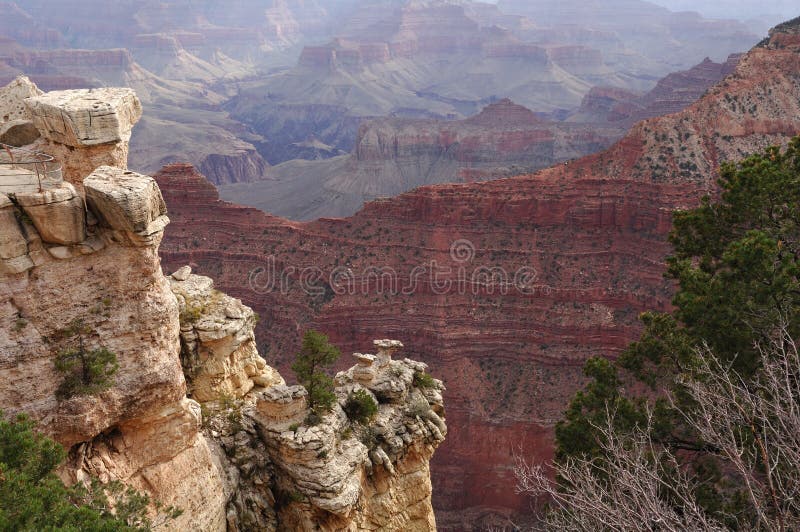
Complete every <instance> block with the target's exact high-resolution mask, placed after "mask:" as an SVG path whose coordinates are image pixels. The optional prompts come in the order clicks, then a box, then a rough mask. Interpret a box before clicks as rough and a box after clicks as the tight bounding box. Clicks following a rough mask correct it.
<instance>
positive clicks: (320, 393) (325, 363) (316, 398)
mask: <svg viewBox="0 0 800 532" xmlns="http://www.w3.org/2000/svg"><path fill="white" fill-rule="evenodd" d="M340 356H341V353H340V352H339V349H337V348H336V347H335V346H333V345H331V344H330V342H329V341H328V337H327V336H325V335H324V334H322V333H319V332H317V331H311V330H310V331H307V332H306V333H305V335H303V343H302V347H301V349H300V352H299V353H297V354H296V355H295V361H294V364H292V371H294V374H295V375H296V376H297V380H298V382H299V383H300V384H302V385H303V386H304V387H305V388H306V390H307V391H308V406H309V407H310V408H311V411H312V413H313V414H315V416H316V418H318V416H319V415H321V414H322V413H324V412H328V411H330V409H331V408H332V407H333V404H334V402H335V401H336V395H335V394H334V393H333V379H331V378H330V376H328V375H327V374H326V373H325V372H324V368H326V367H329V366H331V365H333V364H334V363H335V362H336V361H337V360H339V357H340Z"/></svg>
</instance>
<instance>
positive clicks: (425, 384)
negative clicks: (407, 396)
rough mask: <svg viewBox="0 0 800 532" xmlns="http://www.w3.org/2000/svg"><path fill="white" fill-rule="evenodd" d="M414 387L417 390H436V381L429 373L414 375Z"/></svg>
mask: <svg viewBox="0 0 800 532" xmlns="http://www.w3.org/2000/svg"><path fill="white" fill-rule="evenodd" d="M414 386H416V387H417V388H436V381H435V380H433V377H431V376H430V375H429V374H428V373H424V372H423V373H414Z"/></svg>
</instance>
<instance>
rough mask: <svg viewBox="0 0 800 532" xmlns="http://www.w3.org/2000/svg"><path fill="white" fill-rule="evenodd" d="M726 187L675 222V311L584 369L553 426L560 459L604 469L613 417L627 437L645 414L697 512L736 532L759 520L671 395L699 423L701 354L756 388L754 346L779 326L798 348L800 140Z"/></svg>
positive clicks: (724, 171)
mask: <svg viewBox="0 0 800 532" xmlns="http://www.w3.org/2000/svg"><path fill="white" fill-rule="evenodd" d="M719 184H720V187H721V191H722V193H721V195H720V197H719V199H718V200H712V199H711V198H704V199H703V201H702V203H701V205H700V206H699V207H698V208H696V209H692V210H688V211H682V212H677V213H675V216H674V227H673V231H672V233H671V234H670V242H671V243H672V245H673V247H674V254H673V256H672V257H670V258H669V259H668V272H667V276H668V277H670V278H672V279H674V280H676V281H677V284H678V290H677V292H676V295H675V297H674V299H673V304H674V306H675V311H674V312H673V313H671V314H664V313H645V314H643V315H642V321H643V323H644V325H645V330H644V332H643V334H642V336H641V338H640V339H639V340H638V341H636V342H634V343H632V344H631V345H630V346H629V347H628V348H627V349H626V350H625V351H624V353H623V354H622V355H621V356H620V357H619V358H618V360H617V362H616V363H612V362H609V361H608V360H606V359H602V358H594V359H590V360H589V361H587V363H586V366H585V370H584V371H585V373H586V375H587V376H588V377H590V378H591V380H590V382H589V383H588V384H587V386H586V387H585V388H584V389H583V390H581V391H579V392H578V393H577V394H576V395H575V397H574V399H573V400H572V402H571V403H570V405H569V407H568V409H567V411H566V413H565V416H564V418H563V420H562V421H561V422H560V423H558V425H557V427H556V458H557V460H559V461H560V462H561V463H566V461H567V460H569V459H570V457H577V456H583V457H586V456H589V457H595V458H596V459H597V460H603V456H602V449H601V447H602V446H601V445H599V444H598V442H600V441H601V440H602V436H601V435H600V434H599V432H598V430H597V427H598V426H600V425H601V421H602V420H603V419H605V418H606V412H607V408H608V409H610V410H611V411H613V412H614V413H615V415H614V423H615V426H614V429H615V431H616V432H618V433H619V434H620V435H624V434H626V433H627V432H629V431H630V430H631V428H632V427H634V426H637V425H638V426H640V427H641V426H643V425H644V419H645V416H646V415H645V407H646V406H647V407H648V408H649V409H650V411H651V412H653V414H654V417H653V419H652V425H651V426H650V431H651V437H652V438H653V440H654V441H656V442H658V443H659V444H660V445H663V446H664V447H665V448H666V449H669V450H670V452H672V453H673V454H675V455H676V456H678V457H681V460H682V461H683V462H684V464H683V465H684V466H687V467H689V468H690V470H691V471H692V472H693V473H694V474H695V475H696V478H697V479H698V480H699V484H698V485H699V487H698V489H697V490H696V493H695V497H696V499H697V501H698V502H699V503H700V505H701V506H702V507H703V508H704V509H705V510H706V511H707V512H709V515H712V516H714V517H715V518H717V519H718V520H720V521H721V522H725V523H728V524H729V526H734V525H733V524H732V523H735V522H736V523H739V524H740V525H741V523H742V522H747V519H748V516H752V509H751V508H748V507H747V503H746V499H745V498H744V497H743V496H742V492H741V490H740V486H737V485H736V482H735V481H734V480H732V479H731V478H729V470H726V468H725V467H722V466H721V463H720V461H719V459H718V457H717V456H716V454H715V450H714V449H712V448H709V447H708V446H707V445H706V443H705V442H703V441H702V440H701V439H700V438H698V437H697V435H696V434H694V433H693V432H692V431H691V430H690V429H688V428H687V424H686V422H685V419H683V418H682V417H681V416H680V415H678V413H677V412H676V410H675V409H674V408H672V406H671V404H669V403H668V402H667V401H666V400H665V399H663V396H664V392H665V391H669V392H670V393H671V394H672V396H673V397H674V398H675V400H676V401H677V405H678V406H679V408H681V410H682V411H684V412H692V404H691V401H690V400H689V399H688V398H687V394H686V393H685V389H684V388H683V384H682V383H684V382H686V379H690V380H691V379H692V378H694V370H695V368H696V367H697V364H698V358H697V357H698V348H700V347H702V346H704V345H708V347H709V348H710V349H711V351H712V352H713V353H714V354H715V356H717V357H719V359H720V360H721V362H722V363H723V364H726V365H729V366H730V369H731V371H735V372H736V374H737V375H738V376H740V377H741V378H742V379H744V380H745V381H746V380H748V379H754V378H757V374H758V370H759V364H760V360H761V359H760V357H759V356H758V355H759V354H758V351H757V349H756V347H755V346H756V345H757V344H760V345H764V344H765V343H767V342H768V340H769V339H771V338H775V336H776V332H777V331H778V330H779V329H780V328H781V327H785V330H786V332H788V334H789V335H790V336H791V337H793V338H800V336H799V335H798V334H800V312H798V311H800V137H798V138H795V139H793V140H792V141H791V142H790V143H789V146H788V148H787V149H786V150H785V151H781V150H780V149H779V148H778V147H772V148H769V149H767V150H766V151H764V152H763V153H760V154H757V155H753V156H751V157H749V158H747V159H745V160H744V161H742V162H740V163H737V164H725V165H723V166H722V168H721V173H720V180H719ZM637 381H638V382H639V383H642V384H644V385H645V386H646V387H649V388H650V390H651V392H649V393H645V394H643V395H640V394H636V393H633V392H631V391H630V390H635V389H639V390H641V389H642V387H641V386H636V385H635V384H636V382H637ZM623 384H627V385H626V386H623ZM798 400H800V398H798ZM686 451H689V452H686Z"/></svg>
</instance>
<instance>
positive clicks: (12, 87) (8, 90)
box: [0, 76, 42, 122]
mask: <svg viewBox="0 0 800 532" xmlns="http://www.w3.org/2000/svg"><path fill="white" fill-rule="evenodd" d="M41 94H42V91H40V90H39V88H38V87H37V86H36V85H35V84H34V83H33V82H32V81H31V80H30V79H28V78H27V77H25V76H19V77H18V78H17V79H15V80H14V81H12V82H11V83H9V84H8V85H6V86H5V87H3V88H1V89H0V122H8V121H10V120H30V118H31V113H30V111H29V110H28V107H27V106H26V105H25V99H26V98H31V97H35V96H39V95H41Z"/></svg>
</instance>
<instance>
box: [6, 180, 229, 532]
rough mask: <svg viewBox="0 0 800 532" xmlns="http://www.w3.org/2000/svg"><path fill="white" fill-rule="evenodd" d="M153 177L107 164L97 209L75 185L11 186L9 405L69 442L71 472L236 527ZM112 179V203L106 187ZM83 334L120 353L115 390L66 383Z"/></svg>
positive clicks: (90, 344)
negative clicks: (77, 389)
mask: <svg viewBox="0 0 800 532" xmlns="http://www.w3.org/2000/svg"><path fill="white" fill-rule="evenodd" d="M132 183H133V184H136V185H144V186H134V187H132V188H131V186H130V185H131V184H132ZM148 183H150V184H152V183H153V181H152V178H148V177H145V176H138V175H136V174H129V173H126V172H125V171H124V170H121V169H114V170H113V171H112V170H111V169H110V168H107V169H104V171H103V172H100V173H96V174H92V175H90V176H88V177H87V178H86V179H85V180H84V188H85V190H86V192H87V197H88V198H89V200H88V201H87V205H86V207H84V203H83V198H81V197H80V196H78V195H77V194H76V192H75V188H74V187H73V186H72V185H71V184H69V183H63V184H62V185H61V186H58V187H56V188H53V189H49V190H44V191H43V192H40V193H24V194H23V193H20V194H16V195H13V194H12V195H11V196H8V195H5V194H2V195H0V205H2V211H1V212H2V216H0V223H2V227H0V234H2V235H3V236H4V238H3V239H2V240H3V242H2V250H1V251H0V256H2V257H3V264H4V267H3V268H2V275H0V345H2V348H0V353H2V355H0V376H1V377H2V378H0V408H2V409H3V410H4V411H5V412H6V413H8V414H15V413H18V412H26V413H27V414H29V415H30V416H31V417H32V418H33V419H34V420H36V421H37V422H38V423H39V426H40V428H41V429H42V430H44V431H45V432H46V433H48V434H49V435H50V436H51V437H53V438H54V439H55V440H56V441H58V442H59V443H61V444H62V445H64V446H65V447H66V448H67V449H69V451H70V459H69V463H68V465H67V467H66V469H65V470H64V472H63V473H64V476H65V477H66V478H71V479H72V480H82V479H85V478H87V477H88V476H89V475H91V476H95V477H97V478H99V479H100V480H101V481H103V482H107V481H110V480H121V481H123V482H124V483H126V484H128V485H131V486H133V487H135V488H137V489H140V490H144V491H145V492H147V493H148V494H150V495H151V496H152V497H153V498H155V499H157V500H159V501H161V502H163V503H164V504H166V505H175V506H178V507H180V508H181V509H183V510H184V513H183V514H182V515H181V516H180V517H178V518H177V519H176V520H175V521H174V525H175V526H177V527H179V528H192V529H199V530H223V529H224V527H225V512H224V503H225V500H226V496H227V492H229V491H230V489H229V488H228V487H227V486H226V485H225V484H224V482H223V479H222V477H221V476H220V475H219V474H217V472H216V470H217V463H216V459H215V457H214V455H213V454H212V452H211V449H210V447H209V444H208V442H207V440H206V439H205V438H204V437H203V435H202V434H201V433H200V431H199V427H200V409H199V405H198V404H197V403H195V402H194V401H191V400H188V399H186V397H185V382H184V377H183V372H182V370H181V366H180V361H179V358H178V356H177V353H178V349H179V343H178V333H179V328H178V327H179V325H178V309H177V304H176V301H175V297H174V295H173V294H172V292H171V290H170V287H169V283H168V282H167V280H166V279H165V278H164V276H163V275H162V273H161V268H160V261H159V258H158V244H159V243H160V241H161V238H162V236H163V227H164V225H166V222H167V221H168V220H167V219H166V216H164V211H165V209H164V203H163V200H161V195H160V193H158V188H157V187H153V186H149V187H148V186H146V185H147V184H148ZM100 191H102V193H103V194H108V196H107V197H106V201H103V202H100V201H96V200H94V199H93V198H96V197H97V194H98V193H100ZM117 192H124V194H117ZM122 198H124V201H123V199H122ZM141 205H156V206H157V208H156V209H148V210H146V212H143V211H142V210H141V209H139V208H138V207H139V206H141ZM85 213H86V215H85V216H84V214H85ZM158 220H163V221H162V222H160V223H158V224H157V226H156V228H154V227H153V225H152V224H153V223H154V222H157V221H158ZM76 320H80V322H81V323H82V326H81V332H79V333H77V334H79V335H80V339H77V338H76V337H75V336H74V335H75V332H74V330H75V329H74V325H73V324H74V323H76ZM77 342H80V343H81V344H82V345H84V346H85V347H86V348H87V349H97V348H104V349H107V350H108V351H110V352H112V353H114V356H115V359H116V362H117V364H118V365H119V369H118V371H117V372H116V374H115V375H114V377H113V383H112V385H111V386H110V388H108V389H107V390H104V391H101V392H99V393H97V394H94V395H82V394H77V395H72V396H67V397H64V396H62V395H59V394H58V393H57V391H58V390H59V389H60V383H61V382H62V381H63V380H64V379H65V376H64V375H62V374H61V373H59V371H58V370H57V369H56V366H55V365H54V362H53V361H54V358H55V357H56V356H57V355H58V354H59V353H62V352H64V351H65V350H67V349H71V348H74V347H75V346H76V345H78V344H77Z"/></svg>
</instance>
